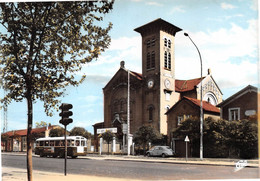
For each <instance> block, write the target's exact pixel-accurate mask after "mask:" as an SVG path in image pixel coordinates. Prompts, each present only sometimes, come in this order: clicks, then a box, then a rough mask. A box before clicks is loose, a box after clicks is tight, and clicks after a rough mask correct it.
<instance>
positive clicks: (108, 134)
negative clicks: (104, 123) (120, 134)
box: [102, 131, 115, 144]
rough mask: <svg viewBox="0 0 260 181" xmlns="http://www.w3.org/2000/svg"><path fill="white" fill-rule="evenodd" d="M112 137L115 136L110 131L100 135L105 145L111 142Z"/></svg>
mask: <svg viewBox="0 0 260 181" xmlns="http://www.w3.org/2000/svg"><path fill="white" fill-rule="evenodd" d="M113 137H115V134H114V133H112V132H111V131H106V132H105V133H103V134H102V138H103V139H104V140H105V141H106V142H107V144H109V143H110V142H111V141H112V140H113Z"/></svg>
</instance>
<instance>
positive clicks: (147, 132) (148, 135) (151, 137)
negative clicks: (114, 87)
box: [134, 126, 161, 155]
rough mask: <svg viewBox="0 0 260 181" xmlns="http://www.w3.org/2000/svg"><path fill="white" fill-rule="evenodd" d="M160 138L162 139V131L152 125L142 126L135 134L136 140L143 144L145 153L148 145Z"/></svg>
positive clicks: (137, 142)
mask: <svg viewBox="0 0 260 181" xmlns="http://www.w3.org/2000/svg"><path fill="white" fill-rule="evenodd" d="M158 139H161V135H160V133H159V132H158V131H157V130H156V129H154V128H153V127H151V126H142V127H140V128H139V129H138V130H137V131H136V132H135V134H134V142H135V143H136V144H137V145H142V146H143V152H144V155H145V147H146V145H148V143H149V142H153V141H156V140H158Z"/></svg>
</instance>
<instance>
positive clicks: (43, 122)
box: [35, 121, 47, 128]
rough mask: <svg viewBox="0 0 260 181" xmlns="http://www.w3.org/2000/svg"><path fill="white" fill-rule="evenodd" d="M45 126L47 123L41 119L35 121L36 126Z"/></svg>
mask: <svg viewBox="0 0 260 181" xmlns="http://www.w3.org/2000/svg"><path fill="white" fill-rule="evenodd" d="M46 126H47V123H46V122H45V121H41V122H40V123H39V122H36V123H35V127H36V128H41V127H46Z"/></svg>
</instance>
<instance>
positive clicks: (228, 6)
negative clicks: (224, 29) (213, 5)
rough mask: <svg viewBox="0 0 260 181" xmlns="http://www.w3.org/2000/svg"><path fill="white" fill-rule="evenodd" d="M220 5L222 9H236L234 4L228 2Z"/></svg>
mask: <svg viewBox="0 0 260 181" xmlns="http://www.w3.org/2000/svg"><path fill="white" fill-rule="evenodd" d="M220 6H221V8H222V9H234V8H236V7H235V6H233V5H232V4H228V3H221V5H220Z"/></svg>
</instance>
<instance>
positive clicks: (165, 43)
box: [164, 38, 168, 47]
mask: <svg viewBox="0 0 260 181" xmlns="http://www.w3.org/2000/svg"><path fill="white" fill-rule="evenodd" d="M167 43H168V41H167V38H164V46H165V47H167Z"/></svg>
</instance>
